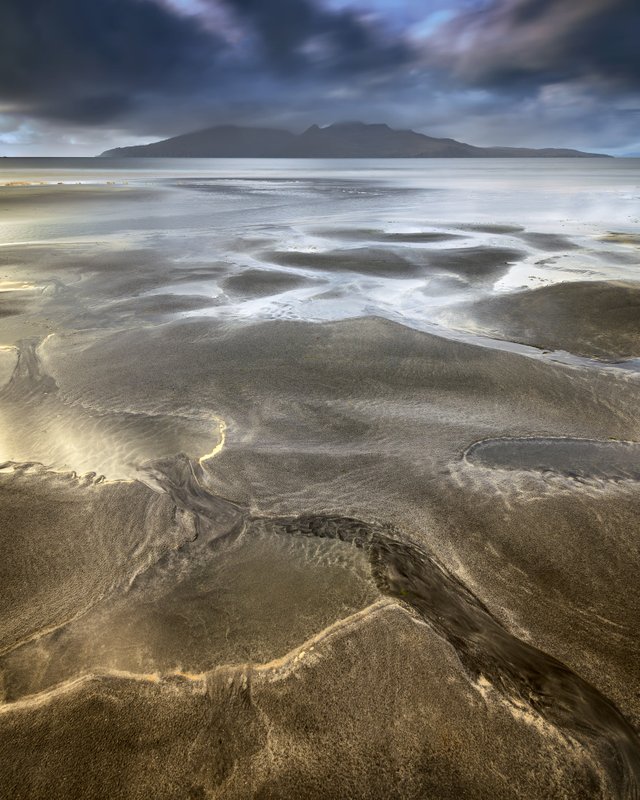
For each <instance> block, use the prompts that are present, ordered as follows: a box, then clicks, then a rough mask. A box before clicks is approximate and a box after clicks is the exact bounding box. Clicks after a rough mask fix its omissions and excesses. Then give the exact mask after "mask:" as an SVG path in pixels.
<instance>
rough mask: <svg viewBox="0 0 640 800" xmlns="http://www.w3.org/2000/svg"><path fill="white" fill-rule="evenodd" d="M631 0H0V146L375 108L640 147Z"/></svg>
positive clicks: (401, 116) (76, 151)
mask: <svg viewBox="0 0 640 800" xmlns="http://www.w3.org/2000/svg"><path fill="white" fill-rule="evenodd" d="M639 52H640V0H450V1H449V2H444V0H2V3H1V4H0V155H8V156H12V155H16V156H42V155H94V154H96V153H99V152H101V151H102V150H105V149H107V148H110V147H115V146H120V145H128V144H139V143H143V142H148V141H154V140H157V139H162V138H167V137H169V136H173V135H176V134H179V133H186V132H189V131H192V130H198V129H201V128H205V127H208V126H210V125H217V124H228V123H234V124H242V125H256V126H258V125H259V126H268V127H282V128H287V129H289V130H293V131H296V132H298V131H302V130H304V129H305V128H306V127H308V126H309V125H312V124H314V123H315V124H319V125H326V124H330V123H332V122H340V121H354V120H360V121H363V122H385V123H387V124H389V125H391V127H394V128H412V129H414V130H418V131H421V132H423V133H427V134H429V135H432V136H451V137H453V138H455V139H458V140H461V141H466V142H470V143H472V144H476V145H483V146H487V145H513V146H531V147H549V146H551V147H552V146H558V147H577V148H580V149H588V150H593V151H598V152H607V153H612V154H615V155H640V55H639Z"/></svg>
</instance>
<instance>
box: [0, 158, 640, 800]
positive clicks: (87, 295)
mask: <svg viewBox="0 0 640 800" xmlns="http://www.w3.org/2000/svg"><path fill="white" fill-rule="evenodd" d="M6 161H7V165H6V166H5V165H3V166H5V169H4V173H3V175H2V176H1V177H0V184H7V185H0V210H1V211H2V214H1V216H0V508H1V509H2V515H1V520H2V521H1V523H0V542H1V546H2V559H1V560H0V797H1V798H3V800H4V798H7V800H9V798H11V800H14V799H15V800H22V799H23V798H24V799H25V800H27V799H28V800H32V799H36V798H37V799H38V800H40V798H41V799H42V800H51V799H55V798H60V800H62V799H63V798H64V800H75V798H83V799H84V798H86V799H87V800H95V799H98V800H101V799H102V798H104V799H105V800H114V799H115V798H123V799H124V798H126V800H138V799H139V800H143V799H144V800H147V798H151V797H152V798H154V800H156V799H157V800H165V799H166V800H178V798H185V800H196V799H197V800H203V799H204V798H215V799H220V800H222V799H224V800H227V799H229V798H230V799H233V798H238V800H244V798H262V799H263V800H266V798H274V800H275V798H278V800H280V799H282V798H291V799H292V800H293V799H294V798H295V799H296V800H297V799H298V798H300V799H301V800H305V798H317V799H318V800H320V799H321V798H323V799H327V798H328V799H329V800H333V798H335V800H338V799H340V800H342V799H343V798H362V799H363V800H364V798H371V799H372V800H377V799H378V798H380V799H381V800H382V798H385V799H386V798H398V800H400V799H402V800H405V799H407V798H416V800H417V798H427V797H428V798H451V799H452V800H453V799H454V798H455V799H456V800H457V798H461V797H465V798H526V799H527V800H529V798H541V799H542V798H585V800H586V799H587V798H638V797H640V738H639V734H640V666H639V665H640V592H639V590H638V586H639V585H640V584H639V581H638V574H640V528H639V523H638V520H639V519H640V491H639V481H640V429H639V428H640V422H639V418H638V407H639V405H640V402H639V401H640V391H639V389H640V313H639V312H640V301H639V298H640V282H639V281H638V269H639V267H640V249H639V246H638V242H639V241H640V227H639V223H638V219H637V208H638V200H639V199H640V194H639V193H640V188H639V187H640V167H638V166H636V165H635V163H634V162H624V161H614V160H603V161H602V162H595V161H594V162H589V163H588V164H578V163H565V162H554V163H552V164H551V163H550V164H542V163H535V164H533V163H531V162H526V161H523V162H519V161H511V162H509V163H508V164H507V163H501V162H490V161H487V162H483V163H477V164H476V163H473V164H469V163H467V162H455V161H451V162H449V161H438V163H437V164H431V163H430V162H427V161H423V162H420V163H419V164H418V165H416V164H415V163H411V162H406V163H405V162H384V161H380V162H357V163H354V164H351V163H350V162H341V163H340V164H339V165H337V164H334V163H331V162H326V163H319V162H313V163H312V162H301V161H297V162H295V163H289V162H277V161H276V162H247V161H243V162H213V161H203V162H200V161H190V162H174V161H167V162H164V163H162V164H156V163H155V162H132V161H129V162H127V163H126V164H118V163H117V162H110V163H109V165H108V170H107V169H106V168H105V167H104V165H103V164H102V162H99V161H85V162H83V161H75V162H64V161H57V162H56V161H51V162H39V163H36V162H34V163H31V164H29V163H24V162H23V163H20V162H17V161H13V160H11V159H8V160H6ZM5 178H6V179H5ZM10 184H13V185H10Z"/></svg>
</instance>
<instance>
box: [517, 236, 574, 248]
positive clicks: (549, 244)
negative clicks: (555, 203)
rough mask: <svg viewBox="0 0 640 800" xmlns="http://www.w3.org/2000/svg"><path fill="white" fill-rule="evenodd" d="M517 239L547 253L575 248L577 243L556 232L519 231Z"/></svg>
mask: <svg viewBox="0 0 640 800" xmlns="http://www.w3.org/2000/svg"><path fill="white" fill-rule="evenodd" d="M518 239H522V241H523V242H526V243H527V244H530V245H531V246H532V247H535V248H536V250H543V251H546V252H549V253H553V252H555V251H561V250H576V249H577V247H578V245H576V244H575V243H574V242H572V241H571V240H570V239H567V237H566V236H561V235H560V234H557V233H536V232H534V231H532V232H531V233H521V234H519V235H518Z"/></svg>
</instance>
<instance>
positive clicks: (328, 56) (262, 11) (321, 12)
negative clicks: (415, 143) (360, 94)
mask: <svg viewBox="0 0 640 800" xmlns="http://www.w3.org/2000/svg"><path fill="white" fill-rule="evenodd" d="M226 5H228V6H230V7H231V8H232V9H233V10H234V11H235V13H236V14H237V15H238V17H239V18H240V19H241V20H243V21H246V22H247V23H249V24H250V25H251V27H252V28H253V29H254V30H255V31H256V32H257V34H258V35H259V38H260V41H261V44H262V46H263V48H264V53H265V56H266V58H267V61H268V63H269V64H270V65H272V66H275V67H276V68H278V69H280V70H285V71H289V70H291V69H300V68H309V67H310V66H312V65H315V66H316V67H318V68H320V69H322V68H323V67H328V68H329V69H330V70H332V71H335V72H343V73H351V72H359V71H362V70H377V71H382V70H389V69H392V70H396V69H398V68H399V67H400V66H401V65H402V64H405V63H407V62H409V61H410V58H411V53H410V51H409V48H408V46H407V45H406V44H405V43H403V42H401V41H396V42H385V41H384V40H383V39H382V37H381V36H380V32H379V31H378V30H374V28H373V27H372V26H370V25H368V24H366V22H365V21H364V20H363V19H362V18H361V17H359V16H358V15H357V14H356V13H355V12H353V11H349V10H346V9H345V10H341V11H329V10H327V9H326V8H323V7H322V6H320V5H319V4H318V3H317V2H312V0H269V1H268V2H265V0H226Z"/></svg>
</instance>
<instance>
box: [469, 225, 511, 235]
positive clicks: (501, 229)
mask: <svg viewBox="0 0 640 800" xmlns="http://www.w3.org/2000/svg"><path fill="white" fill-rule="evenodd" d="M456 228H457V229H458V230H461V231H475V232H476V233H498V234H500V233H502V234H505V235H507V234H510V233H521V232H522V231H524V228H523V227H522V225H498V224H495V225H494V224H489V223H487V224H478V225H456Z"/></svg>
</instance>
